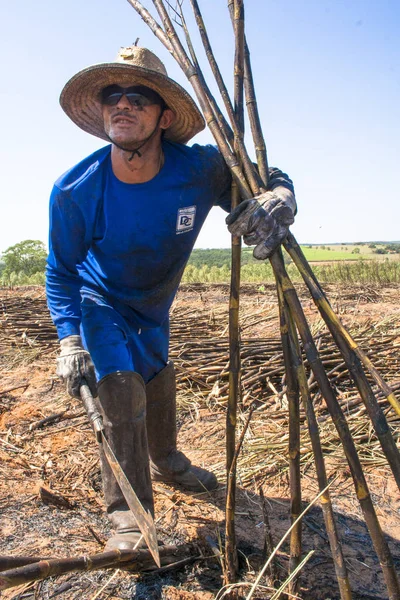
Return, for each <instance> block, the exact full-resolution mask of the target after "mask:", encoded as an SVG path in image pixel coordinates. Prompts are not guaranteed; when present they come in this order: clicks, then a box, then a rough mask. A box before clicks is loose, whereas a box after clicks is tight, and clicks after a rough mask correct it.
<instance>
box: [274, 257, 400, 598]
mask: <svg viewBox="0 0 400 600" xmlns="http://www.w3.org/2000/svg"><path fill="white" fill-rule="evenodd" d="M270 260H271V263H272V264H273V267H274V272H275V276H276V277H277V279H278V281H279V284H280V286H281V287H282V290H283V294H284V298H285V300H286V302H287V303H288V306H289V308H290V312H291V314H292V316H293V319H294V321H295V323H296V326H297V329H298V331H299V334H300V337H301V339H302V342H303V347H304V350H305V353H306V356H307V359H308V362H309V365H310V367H311V369H312V371H313V373H314V376H315V379H316V380H317V381H318V385H319V388H320V390H321V393H322V395H323V397H324V399H325V402H326V404H327V407H328V410H329V412H330V414H331V417H332V420H333V422H334V424H335V427H336V430H337V432H338V434H339V437H340V440H341V442H342V445H343V449H344V451H345V455H346V458H347V461H348V464H349V467H350V471H351V474H352V477H353V481H354V486H355V490H356V495H357V498H358V501H359V503H360V507H361V510H362V511H363V514H364V518H365V522H366V524H367V527H368V530H369V532H370V535H371V539H372V542H373V544H374V547H375V551H376V553H377V556H378V559H379V562H380V565H381V568H382V571H383V574H384V577H385V581H386V586H387V589H388V592H389V598H390V599H391V600H394V599H396V600H400V588H399V582H398V580H397V576H396V572H395V569H394V565H393V558H392V555H391V553H390V550H389V546H388V544H387V542H386V540H385V537H384V535H383V533H382V530H381V527H380V524H379V521H378V518H377V516H376V513H375V509H374V506H373V504H372V501H371V497H370V493H369V490H368V485H367V482H366V480H365V476H364V473H363V470H362V467H361V463H360V460H359V457H358V454H357V450H356V448H355V445H354V441H353V439H352V436H351V433H350V430H349V427H348V424H347V421H346V419H345V416H344V414H343V412H342V410H341V408H340V405H339V403H338V401H337V398H336V395H335V393H334V391H333V389H332V387H331V385H330V383H329V379H328V376H327V374H326V372H325V369H324V367H323V365H322V362H321V359H320V358H319V354H318V350H317V348H316V346H315V343H314V340H313V338H312V335H311V332H310V328H309V326H308V323H307V321H306V318H305V316H304V313H303V310H302V307H301V304H300V301H299V299H298V297H297V294H296V292H295V289H294V287H293V284H292V282H291V280H290V278H289V276H288V275H287V273H286V270H285V267H284V265H283V264H282V262H281V261H280V259H279V255H278V254H277V253H276V252H275V253H274V254H273V255H272V256H271V259H270Z"/></svg>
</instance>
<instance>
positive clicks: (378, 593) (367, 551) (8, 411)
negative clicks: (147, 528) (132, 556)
mask: <svg viewBox="0 0 400 600" xmlns="http://www.w3.org/2000/svg"><path fill="white" fill-rule="evenodd" d="M299 294H300V297H301V299H302V303H303V307H304V310H305V312H306V314H307V316H308V318H309V320H310V322H311V324H312V329H313V333H314V335H315V337H316V339H317V340H320V343H321V354H322V355H323V356H324V364H326V369H327V371H329V372H330V373H331V375H330V377H331V381H333V383H334V386H335V390H336V392H337V395H338V397H339V399H340V402H341V405H342V407H343V408H344V410H345V412H346V415H347V418H348V421H349V424H350V425H351V430H352V432H353V437H354V439H355V441H356V445H357V449H358V450H359V453H360V457H361V459H362V463H363V466H364V469H365V472H366V476H367V480H368V483H369V485H370V490H371V495H372V499H373V501H374V504H375V508H376V512H377V515H378V518H379V520H380V523H381V527H382V528H383V530H384V532H385V534H386V539H387V541H388V543H389V546H390V548H391V550H392V553H393V557H394V560H395V563H396V565H397V568H398V570H399V572H400V544H399V540H400V498H399V493H398V490H397V488H396V486H395V483H394V480H393V477H392V476H391V473H390V470H389V468H388V467H387V464H386V460H385V457H384V456H383V454H382V451H381V449H380V447H379V444H378V442H377V441H376V439H375V437H374V434H373V431H372V428H371V426H370V424H369V421H368V418H367V416H366V414H365V410H364V409H363V408H362V405H361V401H360V399H359V397H358V393H357V391H356V390H355V388H354V384H353V383H352V382H351V380H349V379H348V378H346V377H345V373H343V367H342V366H341V360H340V357H339V355H338V353H337V352H336V351H335V349H334V346H332V343H331V342H330V341H329V338H328V336H327V334H326V331H325V329H324V327H323V325H322V324H321V321H320V319H319V318H318V316H317V314H316V312H315V310H314V309H313V307H312V303H311V301H310V299H309V298H308V296H307V294H306V293H305V292H304V290H303V289H302V288H299ZM328 294H329V297H330V299H331V302H332V305H333V307H334V309H335V311H336V312H337V313H339V314H340V316H341V318H342V320H343V321H344V323H345V324H346V325H347V326H348V327H349V328H350V329H351V331H352V333H353V334H354V335H355V336H356V337H358V338H359V339H360V340H362V346H363V348H364V349H365V350H366V351H368V352H369V355H370V357H371V358H372V360H373V362H374V363H375V364H376V366H377V367H378V368H379V370H380V372H381V373H382V374H383V375H384V376H385V378H386V380H387V381H388V382H389V383H390V384H392V385H393V387H394V388H395V389H397V387H398V385H399V383H400V357H399V352H398V351H399V346H400V319H399V317H400V307H399V303H398V298H399V289H398V287H395V286H392V287H386V288H373V287H368V288H367V287H352V288H349V286H346V287H338V286H329V287H328ZM227 302H228V289H227V286H200V285H199V286H186V287H185V288H182V289H181V291H180V292H179V294H178V297H177V300H176V302H175V305H174V307H173V311H172V341H171V356H172V358H173V359H174V361H175V364H176V367H177V372H178V401H179V415H178V417H179V425H180V431H179V441H180V447H181V449H182V450H183V451H184V452H185V453H186V454H187V455H188V456H189V457H190V458H191V459H192V461H193V462H194V463H197V464H201V465H203V466H207V467H209V468H212V469H213V470H215V472H216V473H217V474H218V476H219V478H220V481H221V485H220V487H219V488H218V490H216V491H215V492H213V493H211V494H197V495H189V494H186V493H184V492H182V491H179V490H174V489H173V488H171V487H168V486H166V485H161V484H155V485H154V491H155V502H156V519H157V530H158V534H159V539H160V540H161V541H162V542H163V543H166V544H177V545H178V546H179V545H182V544H185V543H190V544H191V548H192V553H193V555H194V558H196V560H194V561H193V562H191V563H189V564H186V565H185V566H182V567H181V568H173V569H167V570H164V571H157V570H155V571H154V572H153V573H146V574H140V575H138V574H132V573H130V572H127V571H122V570H115V569H103V570H99V571H90V572H86V573H76V572H75V573H69V574H66V575H62V576H59V577H51V578H47V579H45V580H43V581H41V582H36V583H31V584H25V585H22V586H20V587H16V588H12V589H9V590H6V591H3V592H2V595H1V597H2V598H4V599H7V600H11V599H12V598H13V599H17V598H18V599H19V598H21V599H22V598H24V599H25V598H26V599H34V598H38V599H43V600H47V599H50V598H62V599H77V598H84V599H86V598H87V599H93V600H94V599H95V598H100V599H104V600H105V599H106V598H108V599H114V598H115V599H116V598H126V599H136V600H139V599H143V600H147V599H149V600H153V599H154V600H161V599H168V600H191V599H199V600H211V599H212V598H216V597H217V595H218V593H219V595H218V598H221V597H222V596H223V593H222V592H219V590H220V589H221V588H222V585H223V578H222V571H221V564H220V559H219V558H218V556H217V557H215V555H213V553H215V551H216V552H218V549H220V550H222V551H223V547H224V510H225V492H226V486H225V475H224V461H225V458H224V444H225V408H226V383H227V361H228V354H227V351H228V350H227V348H228V347H227V306H228V305H227ZM241 306H242V319H241V324H242V340H243V347H244V354H243V356H242V361H243V375H242V380H243V397H242V402H241V407H240V410H239V418H238V424H239V429H241V428H242V427H243V424H244V422H245V420H246V418H247V414H248V408H249V406H250V405H251V404H252V403H255V405H256V410H255V412H254V413H253V416H252V419H251V422H250V426H249V430H248V432H247V434H246V437H245V442H244V446H243V450H242V452H241V455H240V460H239V464H238V491H237V507H236V534H237V540H238V547H239V558H240V574H239V580H240V581H241V582H243V586H242V587H239V588H237V592H238V596H237V597H238V598H244V597H245V595H246V593H248V591H249V585H248V584H249V583H251V582H253V581H254V579H255V576H256V574H257V572H258V571H259V569H260V567H261V566H262V565H263V563H264V561H265V557H264V554H263V547H264V539H265V527H264V517H263V510H262V501H261V497H260V488H261V489H262V492H263V495H264V497H265V504H266V508H267V513H268V518H269V521H270V528H271V532H272V537H273V542H274V544H275V545H276V544H277V543H278V542H279V540H280V539H281V537H282V536H283V535H284V534H285V533H286V531H287V530H288V528H289V526H290V500H289V498H290V493H289V480H288V451H287V431H288V417H287V405H286V404H285V396H284V393H283V392H284V380H283V379H282V377H283V373H284V371H283V364H282V355H281V352H280V342H279V329H278V315H277V307H276V300H275V294H274V291H273V288H269V287H266V288H263V291H259V290H258V289H257V286H245V287H244V289H243V293H242V301H241ZM0 322H1V327H0V350H1V357H0V459H1V463H0V471H1V479H0V511H1V513H0V514H1V533H2V535H1V539H0V554H1V555H31V556H40V557H53V558H55V557H59V558H60V557H67V556H78V555H88V554H95V553H99V552H102V549H103V546H104V542H105V540H106V539H107V536H108V535H109V532H110V531H109V526H108V522H107V519H106V518H105V516H104V512H103V500H102V493H101V480H100V472H99V464H98V457H97V448H96V442H95V440H94V436H93V434H92V432H91V430H90V427H89V425H88V423H87V420H86V416H85V415H84V414H83V411H82V408H81V406H80V405H79V402H78V401H76V400H74V399H71V398H69V397H68V396H67V394H66V392H65V391H64V389H63V386H62V385H61V384H60V382H59V381H58V380H57V378H56V376H55V361H54V359H55V356H56V354H57V342H56V339H55V335H54V330H53V328H52V326H51V324H50V323H49V319H48V316H47V313H46V308H45V300H44V296H43V290H42V289H40V288H33V289H24V290H18V291H9V290H3V291H1V292H0ZM324 347H326V348H327V350H326V352H325V351H324ZM324 352H325V354H324ZM313 393H314V404H315V406H316V409H317V414H318V416H319V422H320V429H321V438H322V442H323V447H324V452H325V455H326V463H327V472H328V476H329V477H330V478H331V481H333V483H332V485H331V488H330V489H331V496H332V500H333V506H334V510H335V515H336V519H337V525H338V530H339V534H340V537H341V541H342V546H343V551H344V554H345V558H346V564H347V568H348V570H349V576H350V580H351V584H352V588H353V598H355V599H360V600H361V599H365V600H368V599H369V598H375V599H383V598H387V597H388V595H387V592H386V590H385V586H384V581H383V577H382V573H381V570H380V567H379V564H378V561H377V558H376V556H375V553H374V550H373V546H372V543H371V541H370V539H369V535H368V532H367V529H366V527H365V524H364V521H363V518H362V512H361V509H360V506H359V504H358V501H357V499H356V497H355V494H354V488H353V484H352V480H351V476H350V472H349V469H348V466H347V463H346V460H345V458H344V455H343V451H342V449H341V447H340V444H339V443H338V440H337V435H336V434H335V431H334V428H333V427H332V425H331V424H330V420H329V417H328V416H327V413H326V408H325V405H324V401H323V400H322V399H321V398H320V396H319V393H318V390H316V389H314V392H313ZM379 399H380V403H381V406H382V408H383V409H384V411H385V414H386V415H387V418H388V420H389V422H390V425H391V427H392V430H393V433H394V434H395V435H397V437H398V432H399V430H400V422H399V418H398V417H397V418H396V416H395V415H394V412H393V410H392V409H391V408H389V407H388V405H387V403H386V400H385V399H383V398H382V397H379ZM55 415H59V416H58V417H55ZM46 417H52V419H51V420H50V422H47V423H45V422H43V419H45V418H46ZM53 417H54V418H53ZM301 455H302V494H303V498H302V500H303V504H304V506H306V505H307V504H308V502H310V501H311V500H313V499H314V498H315V496H316V495H317V493H318V485H317V481H316V475H315V470H314V467H313V462H312V455H311V451H310V443H309V440H308V436H307V432H306V430H305V427H304V419H303V420H302V443H301ZM43 490H44V491H43ZM45 490H49V491H50V493H51V494H52V495H51V496H50V499H49V497H48V496H46V495H45ZM311 550H313V551H314V553H313V554H312V555H311V557H310V558H309V560H308V562H307V564H306V565H305V566H304V567H303V569H302V574H301V580H300V584H301V585H300V588H299V590H298V592H297V597H298V598H302V599H306V600H318V599H328V598H331V599H336V598H339V593H338V587H337V582H336V578H335V574H334V568H333V563H332V559H331V556H330V549H329V544H328V541H327V535H326V532H325V528H324V524H323V518H322V514H321V510H320V508H319V506H318V503H317V504H316V505H315V506H313V507H312V509H311V510H310V511H309V512H308V513H307V515H306V516H305V518H304V519H303V556H306V554H307V553H308V552H309V551H311ZM287 566H288V544H287V543H284V544H283V545H282V547H281V549H280V551H279V552H278V555H277V560H276V580H275V581H273V580H272V579H271V578H264V579H263V580H262V581H261V584H262V586H263V587H261V586H260V587H259V588H258V589H257V591H256V593H255V594H254V596H253V598H259V599H261V598H271V596H272V592H271V591H268V586H269V590H270V589H271V586H272V585H275V587H279V586H278V580H280V581H283V580H284V579H285V578H286V574H287ZM225 597H227V596H225Z"/></svg>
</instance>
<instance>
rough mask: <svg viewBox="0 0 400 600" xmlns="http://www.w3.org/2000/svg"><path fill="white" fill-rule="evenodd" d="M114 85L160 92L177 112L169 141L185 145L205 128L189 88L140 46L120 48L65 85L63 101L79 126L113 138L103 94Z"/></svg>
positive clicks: (168, 131) (66, 110)
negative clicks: (106, 129)
mask: <svg viewBox="0 0 400 600" xmlns="http://www.w3.org/2000/svg"><path fill="white" fill-rule="evenodd" d="M113 84H118V85H121V86H122V87H129V86H133V85H145V86H147V87H149V88H151V89H152V90H154V91H155V92H157V93H158V94H159V95H160V96H161V97H162V98H163V99H164V101H165V103H166V105H167V106H168V108H170V109H171V110H172V111H173V112H174V113H175V120H174V122H173V123H172V125H171V126H170V127H169V128H168V129H166V131H165V137H166V138H167V139H169V140H172V141H174V142H180V143H182V144H185V143H186V142H188V141H189V140H190V139H191V138H192V137H193V136H195V135H196V133H199V131H202V130H203V129H204V127H205V123H204V119H203V117H202V115H201V113H200V111H199V109H198V108H197V106H196V104H195V102H194V100H193V99H192V98H191V97H190V95H189V94H188V93H187V92H186V90H185V89H184V88H183V87H182V86H180V85H179V84H178V83H176V81H174V80H173V79H170V77H168V75H167V71H166V69H165V66H164V64H163V63H162V62H161V60H160V59H159V58H158V57H157V56H156V55H155V54H153V52H150V50H147V48H140V47H138V46H130V47H127V48H121V49H120V51H119V52H118V56H117V58H116V60H115V62H110V63H101V64H97V65H92V66H90V67H87V68H86V69H83V70H82V71H79V73H77V74H76V75H74V76H73V77H72V78H71V79H70V80H69V81H68V82H67V83H66V84H65V86H64V89H63V90H62V92H61V96H60V104H61V106H62V108H63V110H64V111H65V112H66V113H67V115H68V116H69V118H70V119H72V121H73V122H74V123H75V124H76V125H78V127H80V128H81V129H83V130H84V131H87V132H88V133H91V134H92V135H95V136H97V137H99V138H101V139H103V140H107V141H110V140H109V138H108V137H107V135H106V134H105V132H104V124H103V114H102V105H101V102H100V95H101V90H102V89H103V88H105V87H107V86H108V85H113Z"/></svg>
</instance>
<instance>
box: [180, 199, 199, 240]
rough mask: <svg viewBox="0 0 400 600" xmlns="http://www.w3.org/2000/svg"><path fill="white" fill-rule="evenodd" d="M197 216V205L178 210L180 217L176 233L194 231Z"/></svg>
mask: <svg viewBox="0 0 400 600" xmlns="http://www.w3.org/2000/svg"><path fill="white" fill-rule="evenodd" d="M195 217H196V206H186V207H185V208H180V209H179V210H178V217H177V219H176V233H177V234H179V233H186V231H192V229H193V227H194V220H195Z"/></svg>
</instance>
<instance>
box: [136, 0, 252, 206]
mask: <svg viewBox="0 0 400 600" xmlns="http://www.w3.org/2000/svg"><path fill="white" fill-rule="evenodd" d="M128 1H129V2H130V4H132V6H133V7H134V8H136V5H140V2H138V0H128ZM153 4H154V6H155V7H156V9H157V12H158V14H159V16H160V19H161V21H162V23H163V25H164V28H165V32H166V34H167V36H168V39H169V44H168V46H167V48H169V47H171V46H172V49H173V56H174V58H176V60H177V62H178V64H179V65H180V66H181V68H182V70H183V72H184V73H185V75H186V77H187V78H188V80H189V81H190V83H191V85H192V86H193V90H194V92H195V94H196V97H197V99H198V101H199V104H200V107H201V109H202V112H203V114H204V116H205V119H206V123H207V125H208V127H209V128H210V131H211V133H212V134H213V136H214V138H215V140H216V142H217V145H218V147H219V148H220V149H221V148H223V156H224V159H225V162H226V163H227V165H228V167H229V168H230V169H231V171H232V174H233V176H234V177H235V179H236V182H237V184H238V186H239V189H240V195H241V196H242V197H243V196H245V197H248V198H249V197H251V195H252V194H251V190H250V188H249V185H248V183H247V181H246V178H245V177H244V175H243V173H242V170H241V168H240V164H239V161H238V159H237V157H236V155H235V154H234V153H233V152H232V151H231V149H230V147H229V144H228V141H227V140H226V138H225V137H224V135H223V132H222V128H221V126H220V124H219V123H218V121H217V119H216V116H215V115H214V113H213V111H212V109H211V106H210V102H209V100H208V98H207V94H206V92H205V90H204V88H203V86H202V85H201V78H200V77H199V75H198V73H197V71H196V68H195V67H194V65H193V64H192V63H191V61H190V60H189V57H188V55H187V53H186V51H185V49H184V47H183V46H182V44H181V42H180V40H179V37H178V35H177V33H176V31H175V28H174V26H173V23H172V21H171V19H170V17H169V15H168V12H167V11H166V9H165V6H164V5H163V2H162V0H153ZM138 12H139V13H140V11H139V10H138ZM159 39H160V40H161V41H162V36H159ZM163 43H164V42H163ZM164 45H165V44H164Z"/></svg>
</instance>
